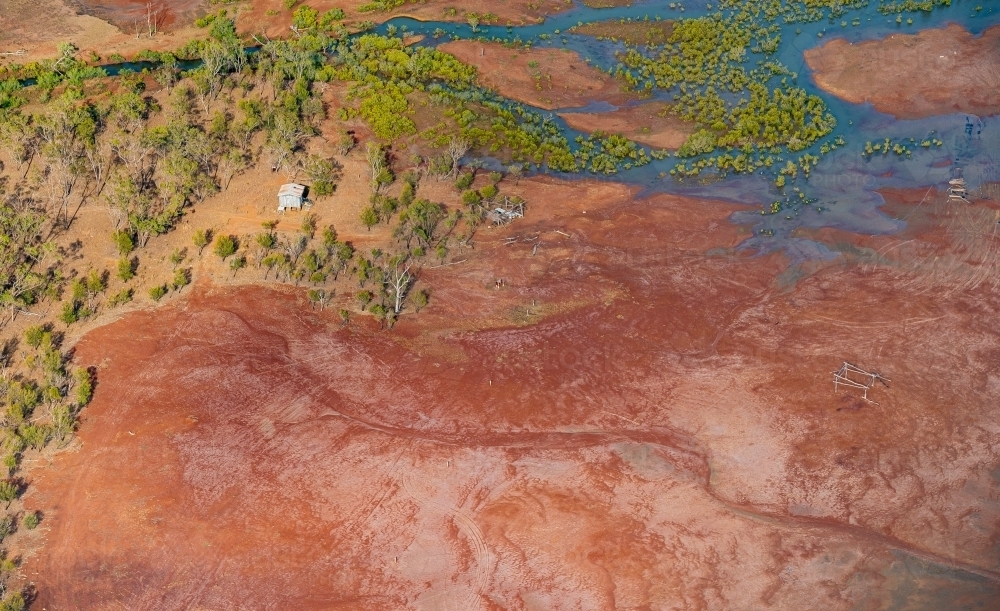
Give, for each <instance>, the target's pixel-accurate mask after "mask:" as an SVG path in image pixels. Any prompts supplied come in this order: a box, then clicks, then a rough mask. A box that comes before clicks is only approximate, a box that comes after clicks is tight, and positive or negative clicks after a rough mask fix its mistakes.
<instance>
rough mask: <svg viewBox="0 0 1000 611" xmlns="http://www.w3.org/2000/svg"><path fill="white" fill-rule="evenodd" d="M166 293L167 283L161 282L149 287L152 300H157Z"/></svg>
mask: <svg viewBox="0 0 1000 611" xmlns="http://www.w3.org/2000/svg"><path fill="white" fill-rule="evenodd" d="M166 294H167V285H165V284H161V285H159V286H154V287H153V288H151V289H149V296H150V298H151V299H152V300H153V301H159V300H161V299H163V296H164V295H166Z"/></svg>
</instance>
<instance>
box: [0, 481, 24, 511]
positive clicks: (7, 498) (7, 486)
mask: <svg viewBox="0 0 1000 611" xmlns="http://www.w3.org/2000/svg"><path fill="white" fill-rule="evenodd" d="M20 494H21V490H20V488H19V487H18V485H17V484H16V483H14V482H12V481H11V480H9V479H5V480H3V481H0V502H4V503H7V507H10V504H11V503H12V502H13V501H14V499H16V498H17V497H18V496H19V495H20Z"/></svg>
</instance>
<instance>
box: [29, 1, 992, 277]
mask: <svg viewBox="0 0 1000 611" xmlns="http://www.w3.org/2000/svg"><path fill="white" fill-rule="evenodd" d="M677 4H678V5H683V7H684V8H683V10H681V9H680V8H674V9H671V8H670V6H669V5H670V2H669V1H668V0H651V1H645V2H636V3H635V4H633V5H631V6H626V7H616V8H608V9H595V8H589V7H587V6H584V5H583V4H581V3H579V2H578V1H577V3H576V4H575V5H574V6H573V8H572V9H570V10H568V11H566V12H563V13H559V14H556V15H552V16H550V17H548V18H546V19H545V20H544V22H542V23H537V24H531V25H523V26H506V25H480V26H478V28H477V29H476V31H473V30H472V27H471V26H470V25H469V24H467V23H453V22H435V21H418V20H416V19H412V18H409V17H397V18H393V19H390V20H389V21H387V22H385V23H383V24H381V25H379V26H378V27H377V28H376V30H375V31H376V32H378V33H381V34H390V33H394V34H396V35H404V34H405V35H423V36H424V39H423V40H422V41H420V42H419V43H417V44H420V45H424V46H436V45H438V44H441V43H442V42H446V41H448V40H454V39H457V38H462V39H483V40H499V41H503V42H514V41H520V42H522V43H526V42H530V43H531V44H532V45H533V46H536V47H553V48H565V49H569V50H572V51H574V52H576V53H578V54H580V55H581V56H582V57H584V58H586V59H587V60H588V61H589V62H590V63H591V64H592V65H594V66H597V67H599V68H602V69H604V70H609V69H611V68H613V67H614V66H615V65H616V64H617V58H616V54H617V53H619V52H622V51H624V50H625V46H624V44H622V43H613V42H610V41H606V40H605V41H600V40H597V39H596V38H594V37H591V36H584V35H578V34H573V33H572V32H570V29H571V28H572V27H574V26H577V25H582V24H585V23H591V22H597V21H606V20H620V19H633V20H638V19H647V18H648V19H650V20H655V19H657V18H660V19H662V20H669V19H680V18H685V17H687V18H690V17H698V16H701V15H705V14H706V13H708V12H709V10H708V8H707V6H708V5H711V6H713V12H714V11H717V10H718V5H717V3H713V2H711V1H707V2H706V0H688V1H687V2H680V3H677ZM980 5H981V6H982V7H983V8H982V10H981V11H975V10H974V9H975V7H976V6H980ZM911 17H912V18H913V21H914V23H913V24H912V25H908V24H906V19H907V18H911ZM856 19H858V20H859V21H860V23H859V24H858V25H857V26H854V25H852V24H853V23H854V21H855V20H856ZM841 22H846V23H847V25H846V27H843V26H842V25H841ZM952 23H954V24H958V25H961V26H962V27H963V28H965V29H966V30H969V31H970V32H972V33H973V34H974V35H980V34H982V32H983V30H985V29H986V28H988V27H990V26H993V25H997V24H1000V2H997V1H995V0H952V5H951V6H950V7H939V8H935V9H934V10H933V11H932V12H929V13H925V12H922V11H917V12H913V13H906V14H904V15H903V23H902V24H897V23H896V21H895V16H894V15H882V14H880V13H879V12H878V0H871V2H870V3H869V6H868V7H866V8H865V9H861V10H855V11H850V12H848V13H847V14H845V15H844V16H842V17H839V18H837V19H832V20H823V21H818V22H813V23H793V24H783V25H782V33H781V46H780V47H779V49H778V51H777V53H776V54H775V58H776V59H778V60H779V61H780V62H781V63H783V64H784V65H785V66H787V67H788V68H789V69H790V70H792V71H793V72H796V73H797V75H798V76H797V79H795V80H794V81H793V82H794V84H797V85H798V86H800V87H802V88H804V89H805V90H806V91H807V92H808V93H811V94H816V95H819V96H820V97H822V98H823V99H824V100H825V101H826V103H827V105H828V107H829V110H830V112H831V113H832V114H833V115H834V116H835V117H836V118H837V123H838V125H837V128H836V130H835V131H834V133H833V134H832V135H831V136H829V137H827V138H824V139H823V140H822V141H821V142H817V143H816V144H815V145H813V146H812V147H811V148H810V149H806V150H805V151H799V152H797V153H794V154H789V155H785V156H784V157H785V158H786V159H789V158H791V159H795V158H798V157H799V156H801V155H802V154H804V153H810V154H813V155H817V156H820V159H821V160H820V162H819V165H818V166H816V167H815V168H814V169H813V170H812V172H811V176H810V178H809V179H808V180H807V181H803V180H802V179H801V178H800V179H799V180H798V181H796V182H795V183H793V185H794V186H796V187H799V188H801V189H802V191H803V192H805V193H806V194H807V196H808V197H809V198H810V199H814V200H815V202H814V203H813V204H812V205H809V206H799V207H796V208H794V209H787V210H782V211H781V212H780V213H778V214H764V215H762V214H760V212H759V210H760V209H761V208H763V207H766V206H767V205H768V204H770V202H773V201H775V200H779V199H784V197H785V194H787V193H792V194H793V195H794V192H793V191H792V189H791V188H790V187H786V189H785V192H786V193H782V192H780V191H779V190H778V189H777V187H775V185H774V177H775V170H774V169H768V170H764V171H762V172H761V173H759V174H757V175H729V176H727V177H725V178H719V177H714V176H712V175H711V174H703V176H702V177H701V178H699V179H685V180H683V181H682V180H677V179H675V178H672V177H670V176H669V171H670V169H671V168H673V167H674V165H675V164H676V163H677V160H676V159H675V158H673V157H670V158H667V159H664V160H660V161H656V160H654V161H653V162H651V163H650V164H648V165H646V166H643V167H638V168H632V169H629V170H621V171H620V172H619V173H618V174H616V175H613V176H610V177H607V176H603V175H597V174H590V173H588V172H583V173H581V174H566V175H562V177H563V178H566V179H569V180H574V179H582V178H590V179H594V178H596V179H601V180H615V181H621V182H627V183H630V184H638V185H641V186H643V187H644V189H645V193H647V194H648V193H654V192H671V193H677V194H684V195H691V196H699V197H704V198H711V199H716V200H726V201H732V202H737V203H742V204H750V205H752V206H753V207H754V210H752V211H748V212H741V213H737V214H736V215H734V217H733V220H734V221H735V222H739V223H747V224H751V225H753V227H754V237H752V238H750V239H748V240H747V241H746V242H745V243H744V244H743V248H749V249H754V250H757V251H759V252H768V251H772V250H776V249H780V250H784V251H786V252H787V253H788V254H789V255H790V256H791V257H792V258H793V259H794V260H803V259H815V258H833V257H836V256H837V253H835V252H831V251H830V250H828V249H827V248H826V247H825V246H823V245H822V244H819V243H817V242H813V241H810V240H806V239H802V238H794V237H792V234H793V232H794V231H795V230H796V229H798V228H801V227H807V228H819V227H836V228H838V229H842V230H846V231H850V232H854V233H862V234H871V235H876V234H890V233H895V232H898V231H900V230H901V229H902V228H903V227H904V222H902V221H898V220H895V219H893V218H890V217H889V216H887V215H885V214H884V213H882V212H881V211H880V206H881V205H882V204H883V203H884V200H883V199H882V197H881V195H879V193H878V190H880V189H884V188H928V187H932V186H936V187H944V186H945V185H946V184H947V181H948V179H950V178H952V177H954V176H958V175H962V176H964V178H965V179H966V181H967V183H968V185H969V188H970V192H973V193H974V192H975V191H976V190H977V189H978V187H979V185H980V184H983V183H988V182H1000V117H998V116H990V117H976V116H972V115H969V114H966V113H955V114H950V115H939V116H934V117H929V118H926V119H920V120H898V119H895V118H894V117H892V116H891V115H887V114H883V113H880V112H878V111H876V110H875V109H874V108H872V107H871V105H869V104H850V103H847V102H845V101H843V100H840V99H838V98H836V97H834V96H832V95H830V94H827V93H824V92H823V91H821V90H820V89H819V88H818V87H817V86H816V84H815V82H814V81H813V79H812V75H811V74H810V72H809V68H808V66H807V65H806V64H805V59H804V56H803V54H804V52H805V51H806V50H808V49H810V48H813V47H817V46H820V45H822V44H824V43H826V42H829V41H830V40H831V39H834V38H843V39H846V40H847V41H849V42H852V43H853V42H859V41H862V40H869V39H878V38H883V37H886V36H889V35H891V34H896V33H905V34H914V33H916V32H918V31H919V30H922V29H926V28H942V27H945V26H947V25H948V24H952ZM256 50H257V49H256V48H251V49H249V51H251V52H252V51H256ZM759 59H762V56H754V55H753V54H751V53H748V61H747V65H748V67H753V66H754V65H755V64H756V61H757V60H759ZM199 64H200V62H198V61H181V62H179V67H180V68H181V69H185V70H187V69H191V68H195V67H197V66H198V65H199ZM102 67H103V68H104V69H105V71H106V72H107V73H108V74H109V75H116V74H118V73H120V72H122V71H124V70H130V71H133V72H137V71H140V70H143V69H145V68H150V69H152V68H155V64H153V63H149V62H133V63H123V64H114V65H107V66H102ZM25 84H26V85H29V84H31V83H25ZM672 95H673V92H667V91H657V90H654V91H653V99H660V100H670V99H671V96H672ZM998 95H1000V93H998ZM637 103H642V102H637ZM535 110H536V111H537V112H539V113H541V114H543V115H545V116H547V117H550V118H551V119H552V120H553V121H554V122H555V123H556V124H558V125H559V126H560V127H561V128H562V129H563V131H564V134H565V135H566V137H567V138H568V139H569V140H570V141H572V140H573V139H574V138H575V137H576V136H578V135H581V134H580V132H577V131H575V130H573V129H571V128H569V127H568V126H567V125H566V124H565V122H563V121H562V119H560V118H559V117H558V116H557V114H556V113H557V112H559V111H547V110H543V109H538V108H536V109H535ZM567 110H569V109H567ZM572 110H573V111H574V112H581V111H584V112H612V111H614V110H616V108H615V107H614V106H612V105H611V104H609V103H607V102H603V101H595V102H592V103H591V104H590V105H588V106H585V107H583V108H573V109H572ZM837 135H840V136H843V137H844V138H845V139H846V141H847V144H846V146H843V147H840V148H838V149H836V150H835V151H833V152H831V153H828V154H826V155H821V153H820V150H819V148H820V146H821V144H822V142H828V141H830V140H832V139H833V138H834V137H835V136H837ZM927 137H934V138H937V139H939V140H941V141H943V142H944V145H943V146H941V147H932V148H931V149H929V150H928V149H923V148H921V147H920V146H919V142H920V141H921V140H922V139H924V138H927ZM885 138H892V139H893V140H894V141H896V140H899V139H905V140H906V141H907V142H908V141H909V139H910V138H913V139H915V140H916V141H917V145H910V149H911V150H912V157H911V158H905V157H899V156H896V155H894V154H888V155H884V156H883V155H881V154H875V155H874V156H872V157H871V158H870V160H866V159H865V158H864V157H863V156H862V154H861V151H862V149H863V148H864V145H865V143H866V142H868V141H872V142H878V141H882V140H884V139H885ZM481 161H483V162H484V163H485V164H486V165H487V166H491V167H497V166H499V162H498V161H496V160H494V159H483V160H481Z"/></svg>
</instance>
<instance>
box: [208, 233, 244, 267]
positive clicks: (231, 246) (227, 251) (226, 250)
mask: <svg viewBox="0 0 1000 611" xmlns="http://www.w3.org/2000/svg"><path fill="white" fill-rule="evenodd" d="M237 248H239V244H238V243H237V241H236V237H235V236H231V235H220V236H218V237H217V238H215V247H214V248H213V250H214V252H215V254H216V255H217V256H219V257H220V258H221V259H222V260H223V261H225V260H226V259H228V258H229V256H230V255H233V254H235V253H236V250H237Z"/></svg>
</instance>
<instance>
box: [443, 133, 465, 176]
mask: <svg viewBox="0 0 1000 611" xmlns="http://www.w3.org/2000/svg"><path fill="white" fill-rule="evenodd" d="M468 152H469V142H468V140H466V139H464V138H462V137H460V136H452V137H451V140H449V141H448V156H449V157H451V176H452V178H456V177H457V176H458V164H459V162H460V161H462V157H465V154H466V153H468Z"/></svg>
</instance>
